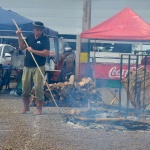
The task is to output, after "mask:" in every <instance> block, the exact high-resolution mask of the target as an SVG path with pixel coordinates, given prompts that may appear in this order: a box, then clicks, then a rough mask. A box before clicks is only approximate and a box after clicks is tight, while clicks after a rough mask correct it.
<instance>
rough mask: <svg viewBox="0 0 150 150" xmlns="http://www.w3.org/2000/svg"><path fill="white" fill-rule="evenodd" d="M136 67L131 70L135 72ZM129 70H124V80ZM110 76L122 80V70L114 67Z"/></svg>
mask: <svg viewBox="0 0 150 150" xmlns="http://www.w3.org/2000/svg"><path fill="white" fill-rule="evenodd" d="M135 69H136V67H131V68H130V70H132V71H134V70H135ZM127 73H128V69H122V78H125V77H126V76H127ZM108 76H109V77H110V78H120V68H117V67H116V66H115V67H112V68H111V69H110V70H109V73H108Z"/></svg>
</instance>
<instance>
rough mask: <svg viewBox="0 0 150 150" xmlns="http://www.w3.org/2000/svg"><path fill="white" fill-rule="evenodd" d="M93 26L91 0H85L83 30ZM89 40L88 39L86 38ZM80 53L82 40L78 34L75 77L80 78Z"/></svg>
mask: <svg viewBox="0 0 150 150" xmlns="http://www.w3.org/2000/svg"><path fill="white" fill-rule="evenodd" d="M90 28H91V0H83V18H82V32H83V31H85V30H88V29H90ZM86 41H87V40H86ZM80 53H81V41H80V35H77V42H76V58H78V59H77V60H76V70H75V77H76V79H78V76H79V71H80V70H79V69H80V68H79V64H80Z"/></svg>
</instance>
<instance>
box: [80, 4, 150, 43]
mask: <svg viewBox="0 0 150 150" xmlns="http://www.w3.org/2000/svg"><path fill="white" fill-rule="evenodd" d="M81 38H86V39H101V40H115V41H116V40H121V41H150V24H148V23H147V22H146V21H144V20H143V19H142V18H141V17H140V16H139V15H137V14H136V13H135V12H134V11H133V10H132V9H130V8H128V7H127V8H125V9H123V10H122V11H121V12H119V13H117V14H116V15H114V16H113V17H111V18H109V19H108V20H106V21H104V22H102V23H100V24H98V25H96V26H95V27H93V28H91V29H89V30H86V31H84V32H82V33H81Z"/></svg>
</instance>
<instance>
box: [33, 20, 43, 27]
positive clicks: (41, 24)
mask: <svg viewBox="0 0 150 150" xmlns="http://www.w3.org/2000/svg"><path fill="white" fill-rule="evenodd" d="M33 26H34V28H43V29H44V28H45V27H44V24H43V23H42V22H40V21H35V22H34V23H33Z"/></svg>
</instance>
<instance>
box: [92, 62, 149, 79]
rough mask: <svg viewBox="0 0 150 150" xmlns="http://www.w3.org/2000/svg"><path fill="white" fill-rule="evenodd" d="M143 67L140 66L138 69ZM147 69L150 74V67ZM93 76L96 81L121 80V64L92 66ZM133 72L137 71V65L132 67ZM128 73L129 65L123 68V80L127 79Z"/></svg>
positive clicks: (124, 65)
mask: <svg viewBox="0 0 150 150" xmlns="http://www.w3.org/2000/svg"><path fill="white" fill-rule="evenodd" d="M140 67H142V65H138V68H140ZM146 68H147V69H148V71H149V72H150V65H147V66H146ZM92 70H93V76H94V77H95V78H96V79H115V80H120V64H101V63H97V64H95V65H93V66H92ZM130 70H131V71H136V65H130ZM127 73H128V64H123V66H122V78H125V77H126V75H127Z"/></svg>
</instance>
